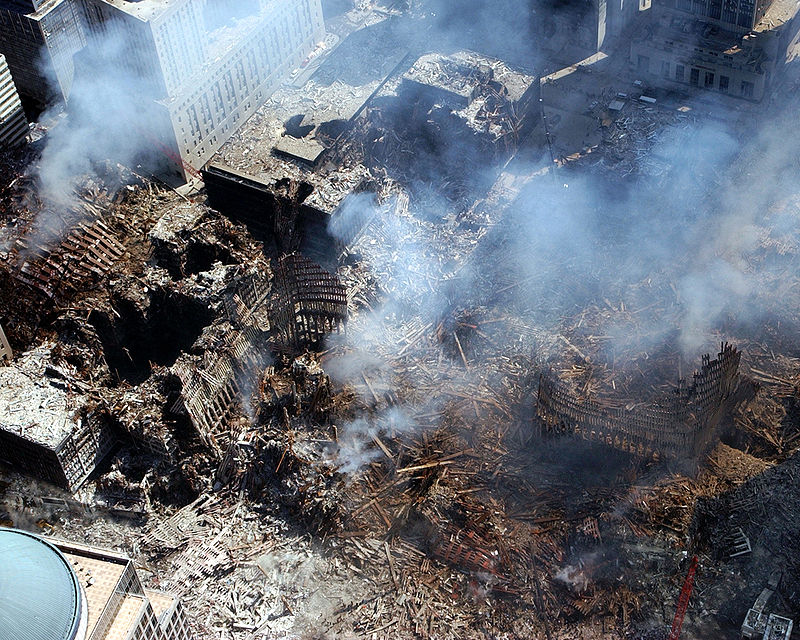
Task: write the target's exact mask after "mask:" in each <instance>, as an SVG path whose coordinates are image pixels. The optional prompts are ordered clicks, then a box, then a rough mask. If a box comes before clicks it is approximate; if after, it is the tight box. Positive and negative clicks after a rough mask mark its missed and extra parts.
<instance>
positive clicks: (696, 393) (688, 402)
mask: <svg viewBox="0 0 800 640" xmlns="http://www.w3.org/2000/svg"><path fill="white" fill-rule="evenodd" d="M740 359H741V353H739V352H738V351H737V350H736V349H735V348H734V347H732V346H731V345H729V344H723V345H722V350H721V351H720V353H719V355H718V357H717V359H715V360H711V357H710V356H708V355H706V356H703V365H702V367H701V369H700V370H699V371H698V372H696V373H695V374H694V375H693V379H692V384H691V385H690V386H688V387H686V386H685V383H684V382H683V381H680V382H679V383H678V387H677V388H676V389H675V390H674V391H673V392H672V394H670V395H669V396H667V397H664V398H658V399H656V400H655V401H654V402H653V403H652V404H649V405H647V404H646V405H644V406H642V405H637V404H630V405H626V406H624V407H621V408H619V409H616V410H613V409H610V408H606V407H603V406H602V405H601V404H598V403H597V402H594V401H591V400H585V401H584V400H581V399H580V398H578V397H576V396H575V395H573V394H571V393H570V391H569V390H568V389H566V388H565V387H564V386H563V385H561V384H559V383H558V382H556V381H554V380H553V379H552V377H551V376H549V375H547V374H542V376H541V377H540V378H539V391H538V394H537V413H538V415H539V418H540V419H541V420H542V422H543V423H544V425H545V428H546V429H547V431H552V432H565V433H570V434H572V435H575V436H578V437H582V438H585V439H589V440H599V441H600V442H605V443H607V444H609V445H611V446H612V447H615V448H619V449H622V450H624V451H630V452H631V453H636V454H639V455H652V454H658V455H662V456H665V457H669V458H674V459H682V460H698V459H701V458H702V457H704V456H705V455H706V454H707V453H708V451H709V450H710V449H712V448H713V447H714V446H715V444H716V441H717V438H716V437H715V436H717V427H718V425H719V421H720V419H721V418H722V417H723V415H724V414H725V412H726V411H727V412H730V410H731V409H732V408H733V405H734V404H735V402H733V399H734V398H735V393H736V390H737V386H738V369H739V361H740Z"/></svg>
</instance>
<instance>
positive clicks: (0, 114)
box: [0, 54, 28, 362]
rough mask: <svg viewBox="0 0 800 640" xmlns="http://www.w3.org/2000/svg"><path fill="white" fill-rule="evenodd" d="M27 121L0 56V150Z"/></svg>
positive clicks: (15, 140) (17, 138)
mask: <svg viewBox="0 0 800 640" xmlns="http://www.w3.org/2000/svg"><path fill="white" fill-rule="evenodd" d="M27 135H28V121H27V120H26V119H25V112H24V111H23V110H22V102H20V99H19V94H18V93H17V88H16V87H15V86H14V80H13V79H12V78H11V72H10V71H9V70H8V65H7V64H6V59H5V58H4V57H3V55H2V54H0V149H7V148H9V147H13V146H15V145H18V144H20V143H22V142H24V141H25V139H26V137H27ZM4 343H5V336H4V335H3V329H2V328H0V362H2V359H3V355H4V352H5V348H4V347H5V344H4Z"/></svg>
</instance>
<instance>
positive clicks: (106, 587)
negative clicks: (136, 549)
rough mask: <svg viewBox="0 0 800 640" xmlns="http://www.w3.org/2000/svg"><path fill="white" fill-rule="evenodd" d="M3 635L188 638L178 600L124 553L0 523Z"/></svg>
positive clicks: (20, 639) (61, 639)
mask: <svg viewBox="0 0 800 640" xmlns="http://www.w3.org/2000/svg"><path fill="white" fill-rule="evenodd" d="M0 566H2V567H4V569H3V583H4V584H7V585H11V584H13V585H14V589H13V590H7V591H6V592H5V593H4V595H3V598H2V599H0V622H2V624H3V629H4V633H8V634H9V635H8V636H4V637H9V638H15V640H37V639H40V638H48V639H49V640H191V638H192V637H193V636H192V633H191V631H190V629H189V625H188V623H187V620H186V616H185V615H184V612H183V608H182V606H181V603H180V601H179V600H178V599H177V598H176V597H175V596H173V595H170V594H168V593H164V592H161V591H153V590H150V589H145V588H144V587H143V586H142V583H141V581H140V580H139V576H138V575H137V573H136V569H135V568H134V566H133V562H132V561H131V560H130V558H127V557H125V556H123V555H120V554H117V553H114V552H111V551H105V550H103V549H98V548H95V547H88V546H84V545H79V544H75V543H71V542H64V541H59V540H46V539H44V538H42V537H39V536H36V535H33V534H30V533H27V532H23V531H18V530H15V529H4V528H0Z"/></svg>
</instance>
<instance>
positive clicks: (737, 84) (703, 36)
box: [630, 0, 800, 101]
mask: <svg viewBox="0 0 800 640" xmlns="http://www.w3.org/2000/svg"><path fill="white" fill-rule="evenodd" d="M798 30H800V19H798V4H797V2H795V0H773V1H772V2H769V1H768V0H762V1H760V2H753V1H752V0H740V1H739V2H738V4H737V2H736V0H722V1H721V2H720V1H719V0H706V1H705V2H689V1H688V0H674V1H673V0H663V2H661V3H656V4H654V5H653V10H652V17H651V20H650V23H649V24H648V25H647V26H646V27H645V28H644V30H643V31H642V32H641V33H640V34H639V35H638V36H637V37H636V38H634V39H633V41H632V42H631V49H630V62H631V65H632V66H633V67H635V69H636V70H637V72H638V74H639V76H640V78H641V79H642V80H646V81H648V82H649V83H651V84H654V85H657V86H661V87H664V88H678V87H681V86H683V87H684V88H689V89H691V90H705V91H709V92H714V93H718V94H724V95H729V96H734V97H738V98H744V99H746V100H753V101H758V100H761V99H762V98H763V97H764V95H765V93H766V91H767V89H768V87H769V84H770V82H771V80H772V79H773V78H774V77H775V76H776V75H777V74H778V73H779V72H780V70H781V68H782V66H783V65H784V64H785V63H786V61H787V59H788V56H789V51H790V47H791V46H792V44H793V43H794V41H795V40H796V38H797V35H798Z"/></svg>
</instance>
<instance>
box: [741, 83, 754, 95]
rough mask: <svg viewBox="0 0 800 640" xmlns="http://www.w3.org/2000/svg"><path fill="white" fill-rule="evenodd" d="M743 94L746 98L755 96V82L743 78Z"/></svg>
mask: <svg viewBox="0 0 800 640" xmlns="http://www.w3.org/2000/svg"><path fill="white" fill-rule="evenodd" d="M742 95H743V96H744V97H745V98H752V97H753V83H752V82H748V81H747V80H742Z"/></svg>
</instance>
